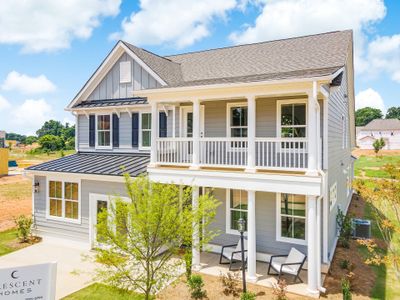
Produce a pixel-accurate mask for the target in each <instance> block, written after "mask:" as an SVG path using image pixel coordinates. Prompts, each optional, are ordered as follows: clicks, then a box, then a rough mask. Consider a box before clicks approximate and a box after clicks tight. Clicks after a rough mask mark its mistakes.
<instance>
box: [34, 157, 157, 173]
mask: <svg viewBox="0 0 400 300" xmlns="http://www.w3.org/2000/svg"><path fill="white" fill-rule="evenodd" d="M149 162H150V156H149V155H148V154H141V153H132V154H109V153H85V152H80V153H76V154H72V155H69V156H65V157H62V158H59V159H56V160H52V161H48V162H45V163H42V164H39V165H36V166H32V167H29V168H27V170H32V171H45V172H62V173H79V174H93V175H108V176H122V175H123V174H124V173H129V175H130V176H132V177H136V176H138V175H140V174H143V173H145V172H146V170H147V165H148V164H149ZM122 168H123V169H122Z"/></svg>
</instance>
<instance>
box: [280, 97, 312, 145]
mask: <svg viewBox="0 0 400 300" xmlns="http://www.w3.org/2000/svg"><path fill="white" fill-rule="evenodd" d="M290 102H291V101H290ZM290 102H288V101H279V102H278V105H279V106H278V110H279V112H280V116H279V118H280V123H279V128H280V132H279V135H280V137H283V138H302V137H306V136H307V132H306V128H307V122H306V120H307V116H306V103H290Z"/></svg>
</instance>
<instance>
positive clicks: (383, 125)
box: [362, 119, 400, 130]
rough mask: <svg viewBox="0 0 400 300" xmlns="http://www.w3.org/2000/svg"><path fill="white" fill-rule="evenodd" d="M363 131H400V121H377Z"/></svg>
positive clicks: (366, 126)
mask: <svg viewBox="0 0 400 300" xmlns="http://www.w3.org/2000/svg"><path fill="white" fill-rule="evenodd" d="M362 130H400V120H398V119H375V120H372V121H371V122H369V123H368V124H367V125H365V127H364V128H363V129H362Z"/></svg>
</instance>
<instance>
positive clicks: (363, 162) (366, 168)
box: [354, 155, 400, 178]
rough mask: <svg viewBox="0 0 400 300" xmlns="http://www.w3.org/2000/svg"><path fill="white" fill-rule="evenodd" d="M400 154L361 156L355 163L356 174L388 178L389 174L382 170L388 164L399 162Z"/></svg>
mask: <svg viewBox="0 0 400 300" xmlns="http://www.w3.org/2000/svg"><path fill="white" fill-rule="evenodd" d="M399 163H400V155H385V156H378V157H376V156H364V155H362V156H360V157H359V158H358V159H357V160H356V162H355V164H354V175H355V176H362V175H363V174H364V176H367V177H372V178H388V174H387V173H386V172H385V171H384V170H382V167H383V166H384V165H386V164H399Z"/></svg>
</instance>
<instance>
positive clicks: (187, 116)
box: [180, 105, 204, 138]
mask: <svg viewBox="0 0 400 300" xmlns="http://www.w3.org/2000/svg"><path fill="white" fill-rule="evenodd" d="M180 129H181V131H180V132H181V137H193V107H192V106H182V107H181V127H180ZM200 137H201V138H202V137H204V105H200Z"/></svg>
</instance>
